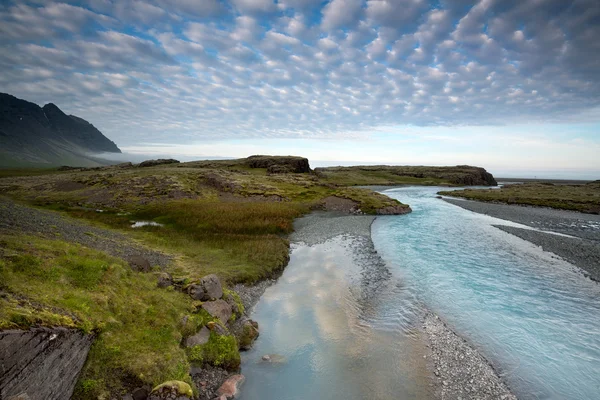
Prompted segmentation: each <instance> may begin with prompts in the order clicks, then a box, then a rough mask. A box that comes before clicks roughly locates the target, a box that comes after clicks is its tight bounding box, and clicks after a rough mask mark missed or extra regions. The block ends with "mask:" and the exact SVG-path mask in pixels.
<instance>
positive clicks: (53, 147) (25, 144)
mask: <svg viewBox="0 0 600 400" xmlns="http://www.w3.org/2000/svg"><path fill="white" fill-rule="evenodd" d="M103 152H106V153H121V150H120V149H119V148H118V147H117V145H116V144H115V143H114V142H112V141H111V140H109V139H108V138H107V137H106V136H104V135H103V134H102V132H100V131H99V130H98V129H96V128H95V127H94V126H93V125H92V124H90V123H89V122H87V121H85V120H84V119H82V118H79V117H76V116H74V115H67V114H65V113H64V112H62V111H61V109H60V108H58V107H57V106H56V105H55V104H52V103H49V104H46V105H45V106H44V107H40V106H38V105H37V104H34V103H31V102H29V101H26V100H22V99H19V98H16V97H14V96H12V95H10V94H6V93H0V167H7V166H19V167H22V166H46V167H49V166H57V165H73V166H86V167H89V166H99V165H106V164H109V163H110V162H109V161H107V160H102V159H100V158H97V157H93V156H90V154H92V153H103Z"/></svg>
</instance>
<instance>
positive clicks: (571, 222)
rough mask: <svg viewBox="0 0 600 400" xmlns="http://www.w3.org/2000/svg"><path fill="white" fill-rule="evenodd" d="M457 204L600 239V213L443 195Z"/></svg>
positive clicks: (547, 229) (583, 237) (481, 211)
mask: <svg viewBox="0 0 600 400" xmlns="http://www.w3.org/2000/svg"><path fill="white" fill-rule="evenodd" d="M444 200H445V201H446V202H448V203H450V204H454V205H455V206H459V207H462V208H464V209H465V210H469V211H473V212H476V213H479V214H485V215H489V216H491V217H495V218H500V219H505V220H507V221H512V222H516V223H518V224H523V225H527V226H531V227H532V228H536V229H541V230H543V231H552V232H558V233H562V234H565V235H570V236H577V237H579V238H582V239H587V240H593V241H597V242H600V215H596V214H584V213H580V212H576V211H566V210H555V209H552V208H545V207H527V206H517V205H509V204H498V203H484V202H480V201H472V200H457V199H449V198H447V197H444Z"/></svg>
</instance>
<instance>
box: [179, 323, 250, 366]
mask: <svg viewBox="0 0 600 400" xmlns="http://www.w3.org/2000/svg"><path fill="white" fill-rule="evenodd" d="M189 359H190V361H191V362H192V363H195V364H199V365H202V364H210V365H215V366H218V367H222V368H225V369H227V370H229V371H235V370H237V369H238V368H239V367H240V363H241V358H240V352H239V351H238V343H237V340H236V339H235V336H231V335H219V334H217V333H215V332H214V331H213V332H211V333H210V339H209V340H208V343H206V344H202V345H198V346H193V347H192V348H191V349H189Z"/></svg>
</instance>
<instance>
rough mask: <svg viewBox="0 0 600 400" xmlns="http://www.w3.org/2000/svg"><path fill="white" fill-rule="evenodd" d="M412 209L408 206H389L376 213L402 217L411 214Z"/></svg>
mask: <svg viewBox="0 0 600 400" xmlns="http://www.w3.org/2000/svg"><path fill="white" fill-rule="evenodd" d="M411 212H412V209H411V208H410V207H408V206H406V205H398V206H388V207H383V208H380V209H378V210H377V211H376V213H377V215H402V214H408V213H411Z"/></svg>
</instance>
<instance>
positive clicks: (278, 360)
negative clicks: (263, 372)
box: [260, 354, 287, 364]
mask: <svg viewBox="0 0 600 400" xmlns="http://www.w3.org/2000/svg"><path fill="white" fill-rule="evenodd" d="M260 359H261V360H262V361H263V362H266V363H270V364H284V363H285V362H286V361H287V359H286V358H285V357H284V356H282V355H280V354H265V355H264V356H262V357H261V358H260Z"/></svg>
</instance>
